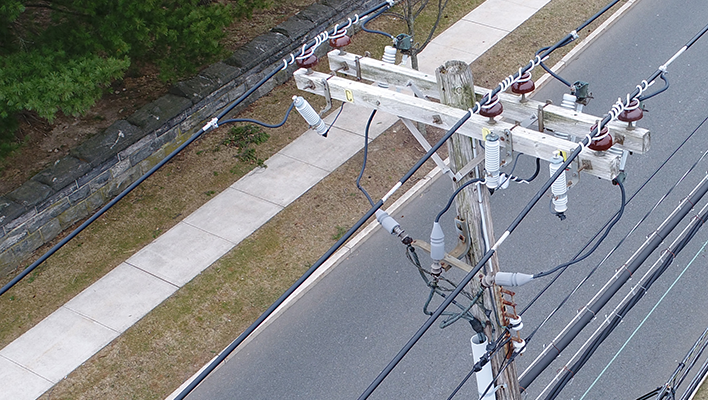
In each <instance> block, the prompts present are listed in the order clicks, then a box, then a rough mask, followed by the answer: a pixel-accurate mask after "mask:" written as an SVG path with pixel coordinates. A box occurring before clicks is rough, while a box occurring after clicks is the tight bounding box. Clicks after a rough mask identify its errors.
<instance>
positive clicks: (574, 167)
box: [565, 157, 582, 189]
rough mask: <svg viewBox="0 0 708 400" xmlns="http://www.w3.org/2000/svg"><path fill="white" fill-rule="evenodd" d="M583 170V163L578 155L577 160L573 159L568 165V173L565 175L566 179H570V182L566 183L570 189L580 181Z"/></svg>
mask: <svg viewBox="0 0 708 400" xmlns="http://www.w3.org/2000/svg"><path fill="white" fill-rule="evenodd" d="M581 170H582V165H581V164H580V158H579V157H576V158H575V160H573V162H572V163H570V165H569V166H568V171H567V172H568V173H567V174H566V175H565V176H566V179H568V182H566V183H565V184H566V186H568V189H570V188H572V187H573V186H575V185H577V184H578V183H579V182H580V171H581Z"/></svg>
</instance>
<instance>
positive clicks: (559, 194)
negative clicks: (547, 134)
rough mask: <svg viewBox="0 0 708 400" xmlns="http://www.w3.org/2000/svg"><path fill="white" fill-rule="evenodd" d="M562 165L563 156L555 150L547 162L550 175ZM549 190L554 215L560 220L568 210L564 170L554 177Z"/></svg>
mask: <svg viewBox="0 0 708 400" xmlns="http://www.w3.org/2000/svg"><path fill="white" fill-rule="evenodd" d="M562 165H563V157H561V155H560V152H559V151H556V152H555V153H554V154H553V158H551V163H550V164H548V168H549V171H550V173H551V176H553V174H555V173H556V171H558V168H560V167H561V166H562ZM551 192H552V193H553V198H552V199H551V201H552V202H553V209H554V210H555V215H557V216H558V218H560V219H561V221H562V220H564V219H565V212H566V210H568V194H567V192H568V185H567V184H566V179H565V171H563V172H561V174H560V175H559V176H558V178H556V180H555V181H554V182H553V185H552V186H551Z"/></svg>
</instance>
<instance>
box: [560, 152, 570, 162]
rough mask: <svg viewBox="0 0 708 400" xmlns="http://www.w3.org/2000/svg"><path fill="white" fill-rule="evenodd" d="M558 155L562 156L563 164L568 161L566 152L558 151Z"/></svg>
mask: <svg viewBox="0 0 708 400" xmlns="http://www.w3.org/2000/svg"><path fill="white" fill-rule="evenodd" d="M558 151H559V152H560V155H561V156H563V162H565V161H568V152H567V151H563V150H558Z"/></svg>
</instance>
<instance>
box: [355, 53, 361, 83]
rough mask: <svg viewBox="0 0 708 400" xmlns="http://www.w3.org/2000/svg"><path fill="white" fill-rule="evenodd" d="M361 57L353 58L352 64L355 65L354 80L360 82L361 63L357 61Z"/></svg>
mask: <svg viewBox="0 0 708 400" xmlns="http://www.w3.org/2000/svg"><path fill="white" fill-rule="evenodd" d="M360 59H361V57H354V63H355V64H356V80H357V81H361V62H360V61H359V60H360Z"/></svg>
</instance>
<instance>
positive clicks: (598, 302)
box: [502, 25, 708, 388]
mask: <svg viewBox="0 0 708 400" xmlns="http://www.w3.org/2000/svg"><path fill="white" fill-rule="evenodd" d="M706 31H708V25H706V26H705V27H703V29H701V30H700V31H699V32H698V33H697V34H696V35H695V36H694V37H693V38H691V40H689V41H688V43H687V44H686V45H684V46H683V47H682V48H681V49H679V51H677V52H676V53H675V54H674V55H673V56H671V58H669V59H668V60H667V61H666V63H664V64H663V65H662V66H660V67H659V68H658V69H657V70H656V71H655V72H654V73H653V74H651V76H650V77H649V78H648V79H647V80H645V81H642V84H640V85H637V87H636V89H635V90H634V91H633V92H632V93H631V94H629V95H627V98H626V103H625V101H623V100H622V99H621V98H620V99H618V100H617V102H616V103H615V105H613V106H612V110H611V112H610V114H609V115H615V116H616V115H618V114H619V112H621V110H622V109H623V107H624V106H626V105H628V104H629V103H630V102H631V101H633V100H634V99H636V98H637V97H639V96H641V95H642V93H643V92H644V91H645V90H646V89H647V88H648V87H649V86H650V85H651V84H652V83H653V82H654V81H655V80H656V79H657V78H658V77H659V76H660V75H661V74H662V73H665V72H666V70H667V68H668V66H669V65H670V64H671V63H672V62H673V61H675V60H676V59H677V58H678V57H679V56H680V55H681V54H683V53H684V52H685V51H686V50H687V49H688V48H690V46H691V45H693V44H694V43H695V42H696V41H697V40H698V39H699V38H700V37H701V36H703V35H704V34H705V33H706ZM606 119H608V117H607V116H606V117H605V118H603V121H604V120H606ZM608 122H609V121H608ZM564 168H565V166H564ZM701 190H703V188H702V187H700V190H699V188H697V192H696V193H694V195H693V196H698V199H695V200H691V204H695V203H696V201H697V200H699V199H700V198H701V197H702V196H703V194H705V192H703V193H701ZM693 196H692V197H691V198H693ZM680 208H681V210H680V211H678V210H679V209H677V211H678V215H674V217H673V218H671V219H670V220H669V223H668V225H662V228H661V229H660V231H659V233H662V232H663V231H664V230H666V229H668V232H670V231H671V230H673V228H674V227H675V226H676V224H678V222H679V221H680V220H681V219H683V217H684V216H685V215H686V214H687V213H688V211H689V210H690V207H687V205H686V203H685V202H684V203H682V207H680ZM678 216H680V219H676V218H677V217H678ZM668 232H666V233H668ZM502 237H503V236H502ZM652 237H653V239H652V240H651V243H645V244H646V245H647V246H645V247H644V246H643V248H642V249H640V250H639V251H638V253H639V254H637V253H635V255H634V256H633V257H632V260H631V262H630V263H628V264H629V265H628V266H626V268H625V269H624V270H622V271H621V275H620V276H619V277H618V279H617V280H615V282H614V283H613V284H612V286H610V287H609V288H607V291H603V292H601V293H603V295H602V296H600V295H599V293H598V295H596V296H595V298H594V299H593V305H592V307H591V308H586V310H585V312H583V313H578V315H576V317H575V318H574V320H573V324H574V325H573V327H572V328H569V330H568V331H565V330H564V332H565V334H562V335H563V336H562V337H560V338H557V339H559V340H558V341H556V340H554V342H553V346H554V348H555V350H557V351H555V350H554V351H552V352H551V351H549V350H544V352H543V353H542V354H541V355H540V356H539V357H538V358H537V359H536V360H535V361H534V363H533V364H532V365H531V366H530V367H529V368H528V369H527V370H526V371H524V373H523V374H522V375H521V377H520V378H519V384H520V385H521V387H522V388H527V387H528V386H529V385H530V384H531V382H533V380H534V379H536V377H538V375H539V374H540V373H541V372H542V371H543V370H544V369H546V368H547V367H548V365H549V364H550V363H551V362H552V361H553V360H554V359H555V358H556V357H557V356H558V355H559V354H560V352H562V351H563V349H564V348H565V347H566V346H567V345H568V344H569V343H570V342H571V341H572V340H573V338H575V336H576V335H577V333H578V332H580V330H582V329H583V328H584V327H585V325H587V324H588V323H589V322H590V320H592V318H594V315H595V314H594V313H595V312H596V311H597V310H599V309H600V308H602V307H603V306H604V305H605V304H606V303H607V302H608V301H609V299H610V298H611V297H612V296H613V295H614V293H616V292H617V290H619V288H620V287H621V286H622V285H624V282H626V280H627V279H629V277H630V275H631V272H630V271H631V270H636V268H638V267H639V266H640V265H641V263H642V262H643V260H644V259H646V257H648V256H649V254H651V253H652V252H653V251H654V250H655V249H656V247H657V246H658V245H659V244H660V243H661V242H662V241H663V237H665V234H664V235H658V236H657V232H655V234H654V235H653V236H652ZM619 273H620V272H618V274H619ZM595 308H597V310H596V309H595ZM591 311H592V314H591ZM550 347H551V346H549V347H547V348H546V349H549V348H550Z"/></svg>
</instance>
